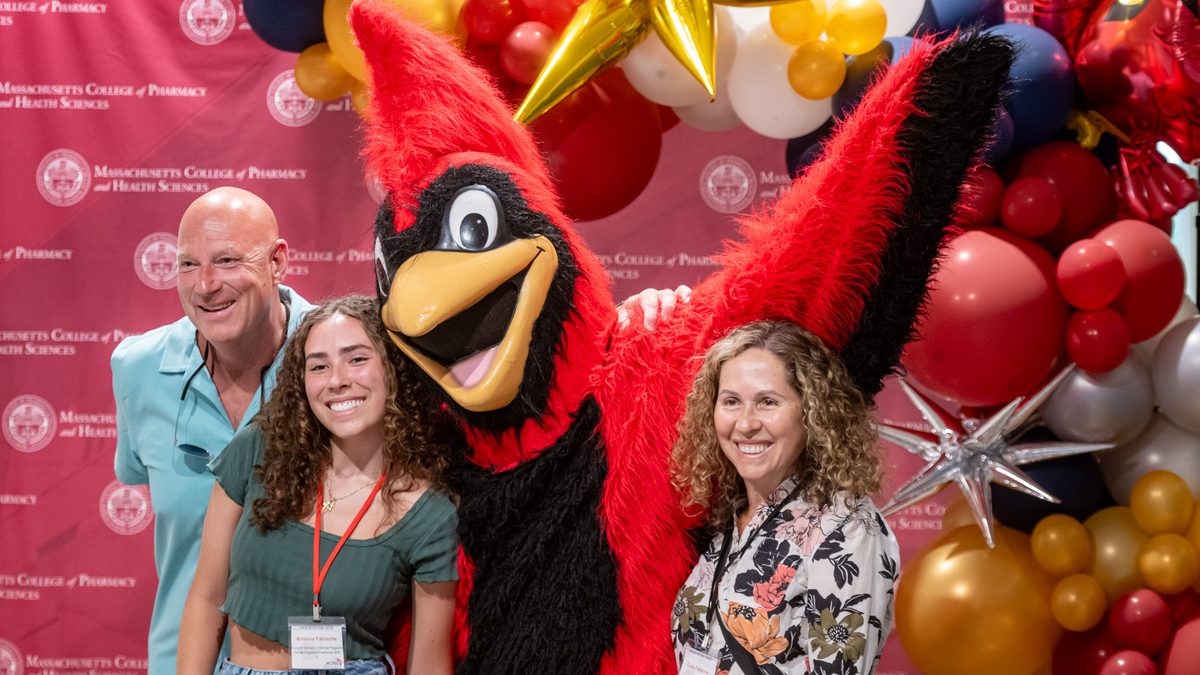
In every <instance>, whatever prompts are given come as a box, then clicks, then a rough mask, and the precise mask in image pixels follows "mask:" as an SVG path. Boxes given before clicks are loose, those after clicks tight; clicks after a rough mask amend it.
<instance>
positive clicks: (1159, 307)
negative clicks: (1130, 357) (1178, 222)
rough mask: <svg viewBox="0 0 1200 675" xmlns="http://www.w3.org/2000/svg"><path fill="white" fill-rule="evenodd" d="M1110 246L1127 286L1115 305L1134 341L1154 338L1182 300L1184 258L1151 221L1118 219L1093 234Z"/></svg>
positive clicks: (1169, 320)
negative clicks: (1121, 269)
mask: <svg viewBox="0 0 1200 675" xmlns="http://www.w3.org/2000/svg"><path fill="white" fill-rule="evenodd" d="M1092 239H1096V240H1098V241H1101V242H1104V243H1105V244H1108V245H1109V246H1111V247H1112V248H1113V249H1114V250H1115V251H1116V252H1117V255H1118V256H1120V257H1121V264H1122V265H1123V266H1124V267H1125V285H1124V286H1123V287H1122V288H1121V294H1120V295H1118V296H1117V299H1116V300H1115V301H1113V303H1112V308H1113V309H1115V310H1117V312H1119V313H1120V314H1121V316H1123V317H1125V323H1127V324H1128V325H1129V338H1130V339H1131V340H1132V341H1134V342H1141V341H1142V340H1145V339H1148V338H1150V337H1153V336H1154V335H1155V334H1156V333H1158V332H1159V331H1160V330H1162V329H1163V328H1166V327H1167V324H1168V323H1170V322H1171V319H1172V318H1173V317H1174V316H1175V312H1176V311H1177V310H1178V309H1179V303H1180V301H1182V300H1183V288H1184V283H1185V278H1184V269H1183V261H1182V260H1180V259H1179V253H1177V252H1176V251H1175V247H1174V245H1172V244H1171V238H1170V237H1168V236H1167V234H1166V233H1165V232H1163V231H1162V230H1160V229H1158V228H1157V227H1154V226H1153V225H1151V224H1149V223H1143V222H1141V221H1137V220H1118V221H1117V222H1115V223H1112V224H1110V225H1105V226H1104V227H1102V228H1100V229H1099V230H1096V231H1095V232H1093V233H1092Z"/></svg>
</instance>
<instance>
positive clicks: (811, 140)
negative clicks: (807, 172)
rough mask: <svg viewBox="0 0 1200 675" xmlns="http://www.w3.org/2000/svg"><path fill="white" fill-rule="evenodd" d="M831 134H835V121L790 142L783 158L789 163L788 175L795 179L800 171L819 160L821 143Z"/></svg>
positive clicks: (829, 121)
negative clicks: (818, 154)
mask: <svg viewBox="0 0 1200 675" xmlns="http://www.w3.org/2000/svg"><path fill="white" fill-rule="evenodd" d="M831 133H833V119H829V120H827V121H826V122H825V123H824V124H822V125H821V126H820V127H818V128H817V130H816V131H813V132H810V133H807V134H805V135H803V136H800V137H799V138H792V139H789V140H788V142H787V149H786V150H784V156H783V158H784V161H785V162H787V170H788V174H789V175H791V177H792V178H795V177H796V175H797V174H799V173H800V171H802V170H804V168H805V167H807V166H808V165H809V164H812V163H813V162H814V161H815V160H816V159H817V153H819V152H820V151H821V141H823V140H825V139H826V138H828V137H829V134H831Z"/></svg>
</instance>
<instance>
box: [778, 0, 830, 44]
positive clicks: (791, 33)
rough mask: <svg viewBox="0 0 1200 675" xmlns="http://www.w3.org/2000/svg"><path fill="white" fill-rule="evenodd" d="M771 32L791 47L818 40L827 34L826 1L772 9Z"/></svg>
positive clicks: (813, 0)
mask: <svg viewBox="0 0 1200 675" xmlns="http://www.w3.org/2000/svg"><path fill="white" fill-rule="evenodd" d="M771 30H773V31H775V35H776V36H778V37H779V39H780V40H783V41H784V42H786V43H788V44H789V45H797V46H799V45H802V44H804V43H805V42H808V41H809V40H816V39H817V38H819V37H821V33H824V32H825V0H800V1H799V2H789V3H787V4H786V5H774V6H772V7H771Z"/></svg>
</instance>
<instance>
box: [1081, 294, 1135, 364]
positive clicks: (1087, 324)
mask: <svg viewBox="0 0 1200 675" xmlns="http://www.w3.org/2000/svg"><path fill="white" fill-rule="evenodd" d="M1067 355H1069V356H1070V357H1071V360H1072V361H1074V362H1075V364H1076V365H1078V366H1079V367H1080V368H1083V369H1084V370H1086V371H1088V372H1089V373H1107V372H1108V371H1110V370H1113V369H1114V368H1116V367H1117V366H1119V365H1121V364H1122V363H1124V361H1125V357H1126V356H1129V328H1128V327H1127V326H1126V325H1125V319H1122V318H1121V315H1120V314H1117V313H1116V312H1114V311H1112V310H1111V309H1109V308H1107V307H1102V308H1100V309H1082V310H1079V311H1078V312H1075V313H1074V314H1072V315H1071V319H1070V320H1069V321H1067Z"/></svg>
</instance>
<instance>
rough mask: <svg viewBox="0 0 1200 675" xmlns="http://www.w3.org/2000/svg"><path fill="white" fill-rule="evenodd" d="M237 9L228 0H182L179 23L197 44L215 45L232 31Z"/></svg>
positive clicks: (235, 21) (184, 32) (185, 33)
mask: <svg viewBox="0 0 1200 675" xmlns="http://www.w3.org/2000/svg"><path fill="white" fill-rule="evenodd" d="M236 23H237V10H236V9H235V8H234V6H233V3H232V2H230V0H183V4H182V5H180V6H179V25H180V26H181V27H182V28H183V34H184V35H186V36H188V38H190V39H191V41H192V42H195V43H196V44H199V45H206V46H207V45H215V44H217V43H218V42H223V41H224V40H225V38H227V37H229V36H230V34H232V33H233V29H234V26H235V24H236Z"/></svg>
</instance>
